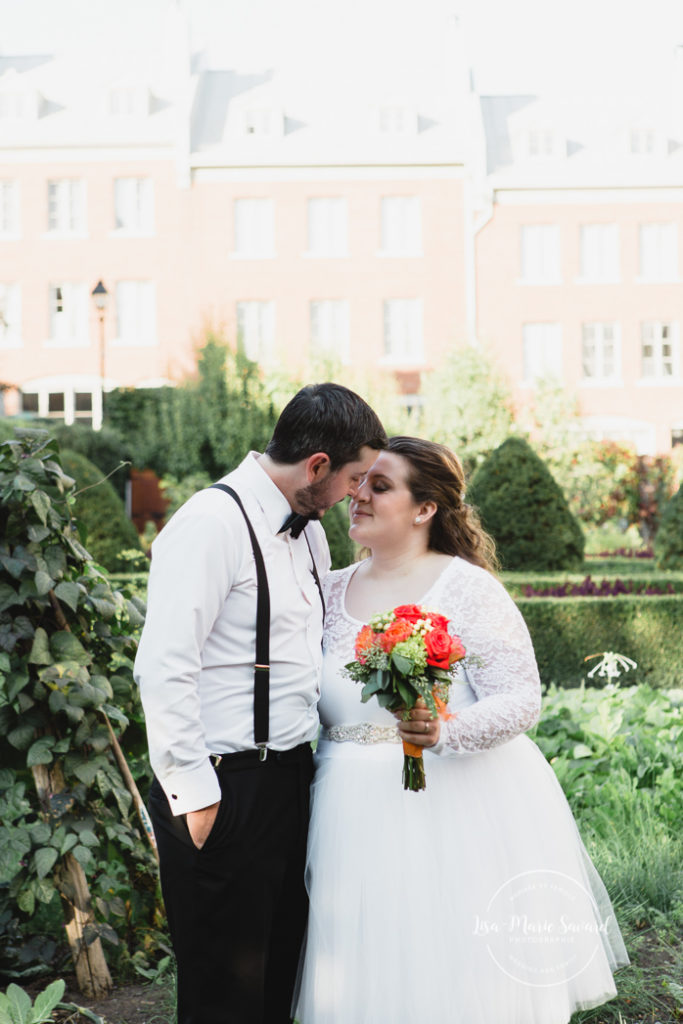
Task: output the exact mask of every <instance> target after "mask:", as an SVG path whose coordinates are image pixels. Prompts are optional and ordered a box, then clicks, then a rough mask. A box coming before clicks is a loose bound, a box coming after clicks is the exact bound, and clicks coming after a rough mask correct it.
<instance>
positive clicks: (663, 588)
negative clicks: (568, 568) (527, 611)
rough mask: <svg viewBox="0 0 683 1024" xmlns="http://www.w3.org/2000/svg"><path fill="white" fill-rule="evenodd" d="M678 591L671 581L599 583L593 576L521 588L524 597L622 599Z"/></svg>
mask: <svg viewBox="0 0 683 1024" xmlns="http://www.w3.org/2000/svg"><path fill="white" fill-rule="evenodd" d="M677 592H678V591H677V590H676V588H675V587H674V585H673V583H672V582H671V581H667V582H666V583H653V582H649V581H647V580H642V579H640V580H622V579H619V577H617V579H609V580H608V579H603V580H601V582H600V583H597V582H596V581H595V580H594V579H593V578H592V576H586V577H585V579H583V580H582V581H581V583H570V582H566V583H559V584H556V585H551V586H547V587H534V586H533V585H532V584H531V583H527V584H526V586H523V587H522V588H521V596H522V597H620V596H621V595H623V594H639V595H645V596H648V597H649V596H651V595H658V596H659V595H661V594H675V593H677Z"/></svg>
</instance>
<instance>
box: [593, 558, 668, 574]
mask: <svg viewBox="0 0 683 1024" xmlns="http://www.w3.org/2000/svg"><path fill="white" fill-rule="evenodd" d="M583 567H584V569H585V570H586V574H588V573H590V574H591V576H597V575H598V573H602V575H603V576H621V577H622V578H624V579H625V578H626V577H627V576H629V577H631V576H640V575H641V574H642V573H650V572H656V571H657V570H656V569H655V560H654V558H635V557H634V558H624V557H620V556H618V555H613V556H612V557H611V558H600V557H598V556H597V555H594V556H593V557H590V556H589V557H587V558H586V559H585V561H584V563H583Z"/></svg>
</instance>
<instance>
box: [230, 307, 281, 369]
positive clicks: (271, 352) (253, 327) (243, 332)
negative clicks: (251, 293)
mask: <svg viewBox="0 0 683 1024" xmlns="http://www.w3.org/2000/svg"><path fill="white" fill-rule="evenodd" d="M237 339H238V343H239V344H240V345H241V346H242V348H243V350H244V354H245V356H246V357H247V359H250V360H251V361H252V363H259V365H264V364H265V365H268V364H271V363H272V362H273V361H274V358H275V303H274V302H273V301H272V300H270V299H244V300H242V301H240V302H238V303H237Z"/></svg>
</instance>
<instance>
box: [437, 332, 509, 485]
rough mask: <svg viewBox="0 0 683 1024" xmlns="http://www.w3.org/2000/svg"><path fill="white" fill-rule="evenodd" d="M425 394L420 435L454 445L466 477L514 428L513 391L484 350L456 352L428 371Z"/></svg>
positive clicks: (467, 349)
mask: <svg viewBox="0 0 683 1024" xmlns="http://www.w3.org/2000/svg"><path fill="white" fill-rule="evenodd" d="M421 393H422V405H421V407H420V416H419V433H420V435H421V436H424V437H429V438H431V439H433V440H434V441H439V442H441V444H446V445H448V446H449V448H452V449H453V451H454V452H455V453H456V454H457V455H458V456H459V457H460V459H461V460H462V463H463V466H464V468H465V474H466V476H469V475H470V474H471V473H472V472H474V470H475V469H476V468H477V466H479V465H480V464H481V463H482V462H483V461H484V459H485V458H486V456H488V455H489V454H490V453H491V452H492V451H493V449H494V448H497V447H498V445H500V444H502V443H503V441H504V440H505V438H506V437H508V436H509V435H510V434H511V433H512V431H513V429H514V428H513V411H512V399H511V395H510V392H509V390H508V388H507V386H506V384H505V382H504V381H503V378H502V377H501V376H500V374H499V373H498V372H497V371H496V369H495V367H494V365H493V363H492V361H491V360H490V359H489V358H488V356H487V355H486V354H485V353H482V352H481V351H480V350H479V349H475V348H470V347H465V348H461V349H458V350H457V351H454V352H452V353H451V354H450V355H449V356H448V357H447V358H446V359H445V360H444V362H443V365H441V366H439V369H438V370H434V371H432V372H431V373H429V374H427V375H426V377H425V379H424V382H423V385H422V388H421Z"/></svg>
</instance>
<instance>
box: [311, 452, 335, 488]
mask: <svg viewBox="0 0 683 1024" xmlns="http://www.w3.org/2000/svg"><path fill="white" fill-rule="evenodd" d="M329 470H330V457H329V455H328V454H327V452H315V454H314V455H309V456H308V458H307V459H306V480H307V481H308V483H309V484H312V483H317V482H318V481H320V480H323V479H324V478H325V477H326V476H327V474H328V473H329Z"/></svg>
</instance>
